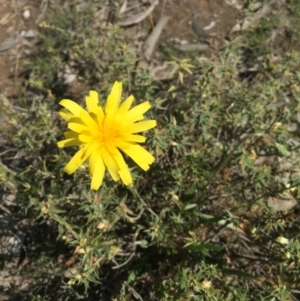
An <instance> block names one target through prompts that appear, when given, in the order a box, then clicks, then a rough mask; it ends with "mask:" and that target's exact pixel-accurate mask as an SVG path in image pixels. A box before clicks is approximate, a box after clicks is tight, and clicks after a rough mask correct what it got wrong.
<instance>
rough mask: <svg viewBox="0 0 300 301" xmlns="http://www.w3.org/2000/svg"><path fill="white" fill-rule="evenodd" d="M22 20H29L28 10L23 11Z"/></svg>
mask: <svg viewBox="0 0 300 301" xmlns="http://www.w3.org/2000/svg"><path fill="white" fill-rule="evenodd" d="M23 18H24V19H25V20H28V19H29V18H30V10H29V9H25V10H24V11H23Z"/></svg>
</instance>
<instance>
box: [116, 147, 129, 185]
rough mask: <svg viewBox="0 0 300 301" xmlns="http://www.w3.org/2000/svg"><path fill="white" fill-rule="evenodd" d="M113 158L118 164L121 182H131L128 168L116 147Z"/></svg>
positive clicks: (127, 183) (126, 183)
mask: <svg viewBox="0 0 300 301" xmlns="http://www.w3.org/2000/svg"><path fill="white" fill-rule="evenodd" d="M114 159H115V161H116V163H117V165H118V170H119V171H118V173H119V176H120V177H121V180H122V182H123V183H124V184H125V185H129V184H132V177H131V173H130V171H129V168H128V166H127V164H126V163H125V161H124V158H123V156H122V154H121V153H120V151H119V150H117V149H116V154H115V155H114Z"/></svg>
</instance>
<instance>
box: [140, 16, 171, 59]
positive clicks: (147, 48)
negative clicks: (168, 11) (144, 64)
mask: <svg viewBox="0 0 300 301" xmlns="http://www.w3.org/2000/svg"><path fill="white" fill-rule="evenodd" d="M169 19H170V18H169V17H167V16H162V17H160V19H159V20H158V22H157V23H156V25H155V27H154V28H153V30H152V32H151V33H150V35H149V36H148V38H147V40H146V42H145V44H144V47H143V49H144V55H143V56H144V58H145V60H146V61H148V62H149V61H150V59H151V56H152V54H153V51H154V48H155V45H156V43H157V41H158V38H159V37H160V35H161V32H162V30H163V28H164V27H165V25H166V24H167V22H168V21H169Z"/></svg>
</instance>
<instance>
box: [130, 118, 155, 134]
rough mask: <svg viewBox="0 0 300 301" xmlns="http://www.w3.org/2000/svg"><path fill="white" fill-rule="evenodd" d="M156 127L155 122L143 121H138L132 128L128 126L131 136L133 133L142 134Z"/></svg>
mask: <svg viewBox="0 0 300 301" xmlns="http://www.w3.org/2000/svg"><path fill="white" fill-rule="evenodd" d="M155 126H156V120H145V121H140V122H137V123H135V124H133V125H132V126H130V132H131V133H132V134H134V133H139V132H144V131H147V130H150V129H152V128H154V127H155Z"/></svg>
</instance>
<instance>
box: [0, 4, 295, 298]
mask: <svg viewBox="0 0 300 301" xmlns="http://www.w3.org/2000/svg"><path fill="white" fill-rule="evenodd" d="M91 13H92V12H91V11H90V10H89V11H88V12H87V14H88V15H89V14H91ZM81 18H82V19H81ZM72 20H73V21H72V22H74V21H77V22H78V23H75V24H73V23H72V31H71V29H70V28H71V25H70V23H69V22H68V19H65V18H64V22H58V23H57V24H44V25H43V28H42V31H41V34H42V39H41V42H42V44H41V48H40V54H39V56H38V57H37V59H36V60H35V65H34V68H33V71H32V75H31V80H30V81H29V82H28V86H29V91H28V92H27V94H26V95H24V96H23V97H22V99H23V101H24V102H23V103H22V108H20V110H19V111H18V110H17V109H16V107H12V106H11V105H10V103H9V101H7V102H6V103H5V104H4V109H5V110H6V112H7V113H10V115H9V116H10V117H9V118H10V124H12V125H13V130H12V127H11V126H9V128H8V132H7V133H8V136H9V135H10V136H9V139H11V141H12V142H11V144H9V142H7V143H8V144H7V145H9V146H10V147H11V150H12V151H14V152H15V154H17V155H18V156H17V160H14V161H13V163H7V164H9V168H10V170H11V169H16V170H17V173H9V172H6V171H4V172H3V175H2V176H1V181H3V182H4V183H5V185H6V189H8V190H9V189H17V190H18V198H19V199H20V200H22V201H23V202H22V203H23V204H24V205H25V207H26V208H27V210H28V214H29V216H31V217H32V218H36V215H37V214H38V219H37V221H36V222H41V223H45V222H46V224H47V226H45V228H46V229H48V230H47V231H49V232H48V233H51V232H50V230H49V229H58V231H57V234H58V237H57V241H56V246H57V245H58V243H60V242H64V244H65V246H66V247H65V249H63V250H62V251H60V253H59V254H60V255H61V254H63V255H64V256H65V258H66V259H65V261H66V263H65V264H66V265H67V266H70V265H72V266H71V268H69V269H68V271H67V272H65V273H64V275H65V277H67V281H68V283H69V284H70V285H73V289H74V290H73V291H72V290H67V289H66V288H65V287H63V286H60V284H56V285H57V286H58V287H59V290H58V292H57V294H61V295H63V294H65V292H66V291H68V292H69V293H68V294H70V292H74V291H78V290H79V288H80V284H84V286H85V288H86V289H88V287H89V286H90V285H92V284H93V283H98V282H99V283H100V284H99V285H100V287H101V293H99V295H98V298H100V297H101V298H103V299H104V300H110V299H111V298H113V297H114V298H115V300H131V299H132V300H134V298H139V297H140V298H143V299H144V300H165V301H167V300H180V301H181V300H182V301H183V300H259V299H263V300H275V299H276V298H277V299H279V300H292V298H293V297H292V296H293V294H294V293H297V286H298V283H299V280H300V279H299V266H298V264H299V256H300V247H299V243H298V241H297V237H298V232H299V221H298V219H297V214H296V211H295V209H293V210H290V209H289V208H288V207H290V208H291V207H293V202H294V200H295V198H297V195H298V189H299V188H298V186H299V171H298V166H299V151H298V145H299V139H298V138H297V133H298V132H297V131H298V130H297V127H296V126H297V122H298V121H297V120H298V119H297V117H298V116H297V114H298V111H299V81H300V78H299V71H298V69H297V68H298V66H299V59H300V54H299V52H298V50H295V49H292V48H289V50H288V51H286V52H283V53H280V54H279V55H278V54H277V56H275V55H274V54H273V53H272V52H271V50H270V48H269V49H268V51H267V52H266V51H265V50H266V49H264V51H261V52H260V51H259V50H261V48H260V44H259V43H257V41H255V40H251V39H245V40H244V42H243V43H242V40H238V39H237V40H236V41H237V42H233V43H230V44H226V45H225V46H224V48H223V49H222V51H220V56H219V59H215V60H214V61H212V60H203V59H201V58H199V59H197V58H193V59H192V60H191V61H187V60H186V58H183V59H182V58H179V59H178V60H177V61H174V62H173V63H172V64H173V65H174V66H181V67H180V68H177V69H176V70H177V71H178V72H180V73H181V74H180V75H179V76H180V79H181V83H179V81H178V80H177V78H175V79H174V80H170V81H169V82H160V83H154V82H152V81H151V79H150V77H149V75H148V72H147V71H146V70H144V69H140V68H138V67H137V65H136V62H137V61H138V56H137V53H136V52H135V50H134V49H133V48H132V47H131V46H129V45H127V44H125V37H124V35H123V34H122V32H121V30H120V29H118V28H117V27H114V26H112V25H107V26H103V27H101V35H95V34H94V32H93V30H92V29H90V28H91V27H90V26H89V27H87V26H86V24H85V23H84V22H85V21H84V20H87V21H86V22H89V20H90V19H89V18H83V17H80V16H77V19H76V18H73V19H72ZM86 28H89V29H86ZM84 29H85V30H84ZM54 37H55V38H54ZM82 40H84V41H85V43H84V44H82ZM246 41H248V42H249V45H251V48H250V46H249V45H248V46H247V44H246ZM251 43H252V44H251ZM253 43H254V44H253ZM255 43H256V44H255ZM260 43H261V41H260ZM49 45H50V46H49ZM66 45H67V55H66V48H65V46H66ZM245 45H246V47H245ZM255 45H256V47H257V48H256V50H257V51H258V53H259V54H260V57H258V58H255V56H253V52H252V51H253V49H255V48H253V47H254V46H255ZM264 47H265V45H264ZM112 50H113V51H112ZM249 50H251V54H252V55H251V56H250V57H249V56H248V54H249ZM49 51H50V52H49ZM266 53H267V54H266ZM178 56H180V55H179V54H178ZM68 59H70V60H71V61H72V64H73V68H74V70H75V71H76V72H77V73H78V75H79V78H78V79H79V82H80V83H81V84H82V86H83V88H82V89H81V90H80V92H79V93H74V92H72V90H71V91H70V90H66V88H67V87H66V86H64V85H62V84H61V82H60V80H59V79H57V74H58V73H57V72H58V71H59V70H63V68H64V61H65V62H66V61H67V60H68ZM250 59H251V60H252V64H256V69H255V70H254V71H253V69H251V70H250V71H249V70H248V69H245V66H248V67H249V65H247V64H246V63H245V60H250ZM178 62H184V63H187V64H188V65H187V66H184V64H183V65H182V64H180V63H178ZM248 62H249V61H248ZM57 64H58V65H57ZM191 65H193V67H194V68H193V70H192V72H193V74H192V75H189V74H188V73H190V71H191V70H190V68H191ZM185 67H187V68H188V69H189V70H188V72H186V68H185ZM250 67H251V64H250ZM184 73H185V76H184V77H183V74H184ZM115 80H120V81H122V82H123V84H124V92H125V96H124V99H125V98H126V97H127V96H129V95H130V94H133V95H134V96H135V98H136V101H137V103H140V102H143V101H144V100H149V102H150V103H151V105H152V110H151V112H150V113H149V114H148V115H149V116H148V117H149V118H151V119H155V120H157V127H156V128H155V129H154V130H152V132H151V131H150V132H149V134H147V142H146V147H147V149H148V151H149V152H150V153H152V154H154V156H155V163H154V164H153V165H152V167H151V169H150V170H149V171H148V172H146V173H144V172H142V171H141V170H139V169H137V168H136V167H134V165H133V164H132V162H130V161H128V162H129V163H128V164H129V167H130V169H131V174H132V178H133V183H134V184H133V185H134V186H132V187H129V188H128V187H126V186H124V185H122V183H116V182H114V181H113V180H112V179H110V178H109V177H105V178H104V180H103V183H102V186H101V187H100V189H99V190H98V191H92V190H91V189H90V176H89V174H88V171H87V168H86V167H84V166H83V167H81V168H80V169H79V170H78V171H77V172H76V173H75V174H74V175H72V176H67V175H66V174H65V173H64V172H63V166H65V164H66V163H67V162H68V161H69V160H70V158H71V156H73V155H74V151H75V150H70V151H62V152H60V151H59V149H58V148H57V146H56V142H57V140H61V138H62V134H63V131H64V130H63V129H62V128H64V127H65V126H66V124H65V123H62V122H61V121H60V120H59V119H58V116H57V112H58V106H57V105H56V104H57V103H58V101H59V100H60V99H61V98H71V99H73V100H76V102H78V103H79V104H82V100H83V95H85V94H87V92H88V90H89V89H90V87H91V88H93V89H95V90H97V91H98V92H99V94H100V99H101V100H105V99H106V96H107V95H108V93H109V88H110V85H111V84H112V83H113V82H114V81H115ZM37 83H39V84H38V85H37ZM32 88H34V89H32ZM32 91H33V92H34V94H35V95H32ZM30 93H31V94H30ZM101 104H102V105H103V104H104V103H101ZM20 121H22V122H20ZM293 129H294V130H293ZM6 162H10V161H6ZM274 204H277V209H279V210H275V209H274V208H275V207H276V206H275V205H274ZM291 204H292V205H291ZM49 227H50V228H49ZM52 231H53V230H52ZM47 237H48V239H51V238H52V239H53V237H52V235H50V234H48V236H47ZM32 240H33V243H32V245H34V242H35V244H37V241H39V243H40V244H41V245H42V244H43V243H42V242H40V240H38V239H37V238H35V237H34V234H33V237H32ZM51 241H53V240H51ZM41 245H38V248H37V247H36V248H35V249H34V248H32V250H37V249H38V250H43V252H45V253H43V254H47V256H46V258H45V256H44V255H43V260H42V261H41V262H42V263H43V264H44V262H48V263H49V262H51V263H52V265H54V266H56V268H57V270H56V271H55V272H54V275H55V276H56V277H54V278H53V277H52V279H54V280H51V281H52V282H51V281H50V280H49V282H50V283H52V285H54V284H53V282H55V283H60V282H59V281H58V279H60V277H61V276H60V275H61V270H62V269H65V267H64V266H59V265H58V264H56V263H53V258H54V257H55V256H57V255H58V253H57V252H55V248H51V247H49V248H47V249H46V250H44V249H43V248H42V247H41ZM28 252H29V254H31V256H32V257H34V256H37V258H39V257H40V256H41V255H40V254H38V253H37V252H36V251H35V252H34V251H31V253H30V248H29V249H28ZM37 262H39V261H37ZM34 268H35V269H36V270H41V267H40V266H39V265H38V264H37V266H36V267H34ZM35 286H37V284H35ZM93 287H94V286H93ZM39 290H40V291H41V292H43V289H42V288H41V287H40V288H39ZM87 291H88V293H89V294H90V296H93V289H90V290H87ZM41 294H42V293H41ZM91 298H92V297H91Z"/></svg>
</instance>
